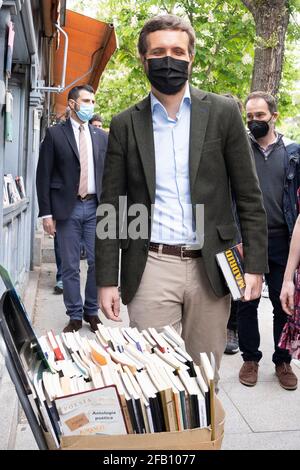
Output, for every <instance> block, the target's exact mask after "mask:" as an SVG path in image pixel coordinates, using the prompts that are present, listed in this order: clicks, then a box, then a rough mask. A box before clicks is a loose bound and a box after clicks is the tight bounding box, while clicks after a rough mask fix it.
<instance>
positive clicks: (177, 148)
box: [150, 85, 197, 245]
mask: <svg viewBox="0 0 300 470" xmlns="http://www.w3.org/2000/svg"><path fill="white" fill-rule="evenodd" d="M150 97H151V110H152V121H153V132H154V147H155V167H156V193H155V206H154V211H153V224H152V232H151V241H152V242H155V243H165V244H168V245H177V244H185V245H193V244H196V243H197V236H196V233H195V223H194V218H193V212H192V204H191V196H190V178H189V146H190V119H191V96H190V89H189V86H188V85H187V86H186V91H185V94H184V96H183V99H182V102H181V104H180V108H179V111H178V113H177V114H176V119H175V120H174V119H172V118H170V117H169V116H168V113H167V110H166V109H165V107H164V106H163V105H162V104H161V102H160V101H159V100H158V99H157V98H156V97H155V96H154V95H153V94H152V93H151V94H150Z"/></svg>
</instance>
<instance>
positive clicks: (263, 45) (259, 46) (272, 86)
mask: <svg viewBox="0 0 300 470" xmlns="http://www.w3.org/2000/svg"><path fill="white" fill-rule="evenodd" d="M242 2H243V4H244V5H245V6H246V7H247V8H248V9H249V11H250V12H251V14H252V15H253V18H254V21H255V27H256V45H255V55H254V67H253V74H252V83H251V91H255V90H263V91H266V92H267V93H271V94H272V95H273V96H277V93H278V89H279V85H280V80H281V76H282V67H283V58H284V46H285V37H286V32H287V27H288V24H289V18H290V10H289V1H288V0H242Z"/></svg>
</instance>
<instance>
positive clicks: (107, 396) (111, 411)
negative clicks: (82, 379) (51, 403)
mask: <svg viewBox="0 0 300 470" xmlns="http://www.w3.org/2000/svg"><path fill="white" fill-rule="evenodd" d="M55 405H56V408H57V411H58V414H59V418H60V424H61V430H62V434H63V435H64V436H76V435H77V436H79V435H81V436H84V435H89V436H91V435H94V434H102V435H121V434H127V430H126V425H125V421H124V417H123V413H122V408H121V404H120V401H119V397H118V393H117V389H116V387H115V386H114V385H113V386H109V387H104V388H98V389H95V390H90V391H86V392H82V393H77V394H75V395H69V396H66V397H61V398H57V399H56V400H55Z"/></svg>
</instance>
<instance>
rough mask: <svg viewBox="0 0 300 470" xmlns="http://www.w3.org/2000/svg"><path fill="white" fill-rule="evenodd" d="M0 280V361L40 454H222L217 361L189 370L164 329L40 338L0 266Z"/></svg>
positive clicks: (203, 358)
mask: <svg viewBox="0 0 300 470" xmlns="http://www.w3.org/2000/svg"><path fill="white" fill-rule="evenodd" d="M0 275H1V276H2V278H3V280H4V283H5V285H6V287H7V288H8V290H7V291H6V292H5V293H4V294H3V297H2V299H1V303H0V331H1V333H2V337H3V339H4V342H5V344H6V347H7V357H6V361H7V364H8V365H9V366H10V368H9V371H10V370H11V369H13V373H11V377H12V379H13V380H14V381H15V382H16V381H17V382H18V383H17V384H16V389H17V391H18V394H20V396H19V398H20V400H21V403H22V406H23V404H24V403H25V405H26V403H27V402H28V404H29V405H28V406H29V407H30V410H29V411H28V410H27V411H28V412H27V413H26V416H27V419H28V421H29V424H30V426H31V429H32V431H33V433H34V436H35V437H36V440H37V442H38V444H39V446H40V448H49V449H58V448H60V449H64V450H70V449H106V450H107V449H112V450H113V449H114V450H117V449H120V450H121V449H131V450H132V449H146V450H150V449H166V450H167V449H170V450H174V449H176V450H185V449H199V450H200V449H220V448H221V444H222V439H223V434H224V419H225V415H224V410H223V407H222V405H221V402H220V401H219V399H218V397H217V396H216V395H215V391H214V380H213V379H214V367H213V362H214V361H213V357H211V358H210V357H208V355H207V354H206V353H201V354H200V357H199V364H196V363H194V361H193V359H192V357H191V356H190V355H189V354H188V352H187V351H186V347H185V343H184V341H183V339H182V338H181V337H180V336H179V335H178V333H177V332H176V331H175V330H174V329H173V328H171V327H170V326H165V327H163V328H162V329H161V330H160V331H157V330H156V329H154V328H148V329H145V330H142V331H138V330H137V329H136V328H130V327H122V328H118V327H114V328H112V327H105V326H103V325H102V324H99V326H98V331H97V332H96V333H95V334H92V335H91V334H90V335H89V336H85V335H84V334H80V333H79V332H73V333H60V334H56V333H55V332H53V331H47V332H46V334H44V335H43V336H40V337H37V336H36V335H35V332H34V330H33V328H32V326H31V323H30V321H29V319H28V316H27V314H26V311H25V308H24V306H23V304H22V303H21V301H20V299H19V297H18V295H17V293H16V291H15V290H14V288H13V286H12V284H11V282H10V279H9V276H8V273H7V272H6V271H5V270H3V268H1V266H0ZM11 366H12V367H11ZM25 396H26V400H27V402H26V400H25ZM26 406H27V405H26ZM23 407H24V406H23Z"/></svg>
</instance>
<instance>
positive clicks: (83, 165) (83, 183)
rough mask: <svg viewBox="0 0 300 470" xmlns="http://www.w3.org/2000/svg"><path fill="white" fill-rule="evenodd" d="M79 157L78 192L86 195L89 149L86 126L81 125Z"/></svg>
mask: <svg viewBox="0 0 300 470" xmlns="http://www.w3.org/2000/svg"><path fill="white" fill-rule="evenodd" d="M79 157H80V180H79V190H78V194H79V196H81V197H85V196H86V195H87V194H88V151H87V142H86V137H85V127H84V125H83V124H81V125H80V126H79Z"/></svg>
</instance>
